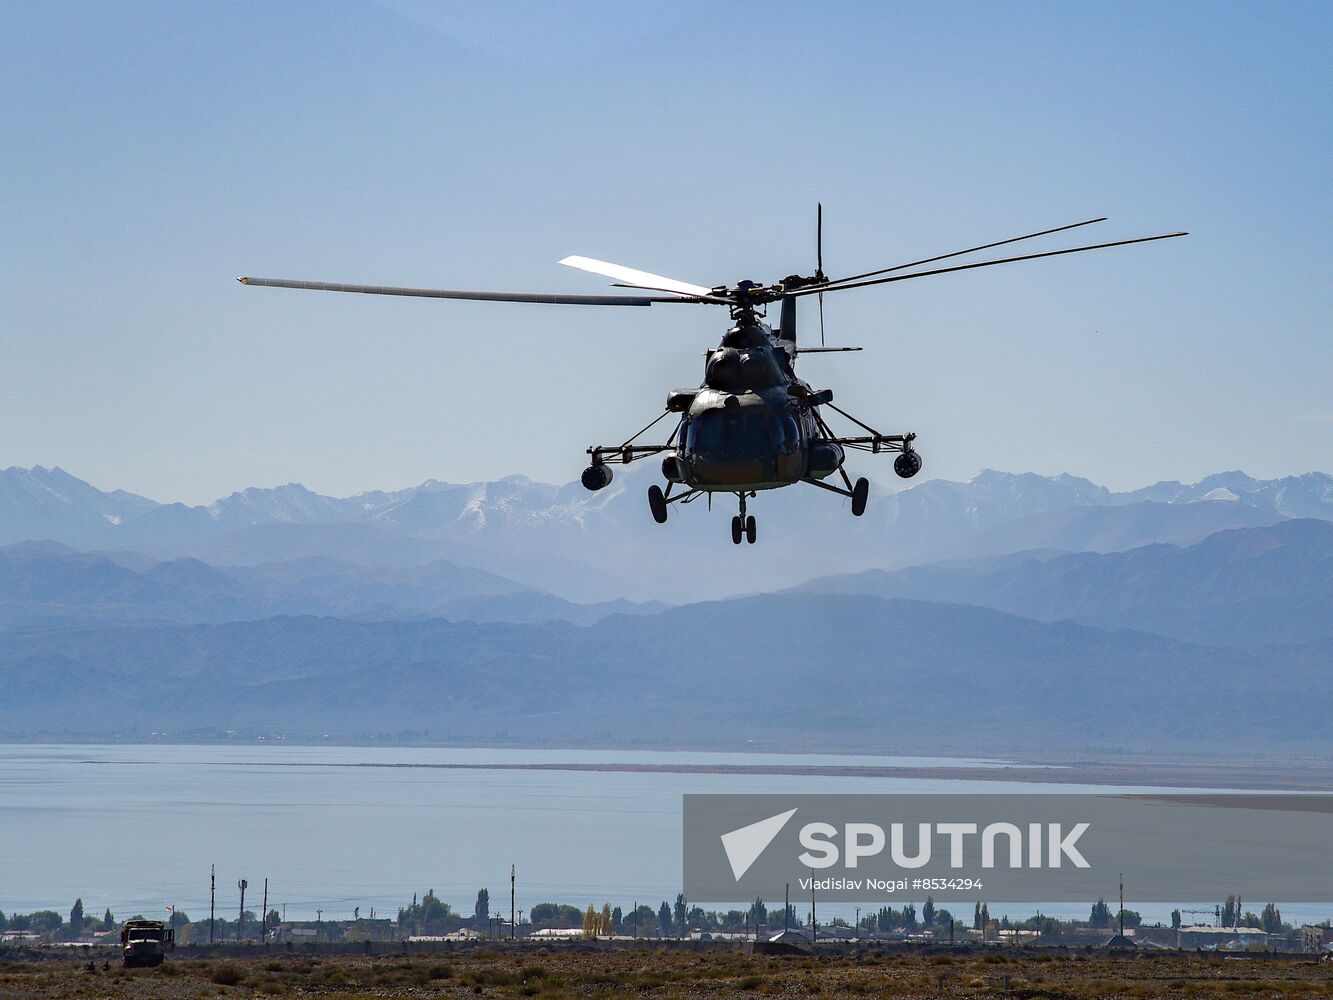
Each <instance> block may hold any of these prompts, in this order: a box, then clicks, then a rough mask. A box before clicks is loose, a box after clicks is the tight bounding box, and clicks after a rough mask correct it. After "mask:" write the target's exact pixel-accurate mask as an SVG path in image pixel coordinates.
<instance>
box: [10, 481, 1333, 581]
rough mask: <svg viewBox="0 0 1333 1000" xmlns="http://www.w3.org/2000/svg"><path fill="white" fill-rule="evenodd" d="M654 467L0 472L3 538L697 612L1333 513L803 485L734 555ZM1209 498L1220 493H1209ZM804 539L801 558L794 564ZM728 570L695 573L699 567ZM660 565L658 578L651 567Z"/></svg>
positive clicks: (1276, 485)
mask: <svg viewBox="0 0 1333 1000" xmlns="http://www.w3.org/2000/svg"><path fill="white" fill-rule="evenodd" d="M657 478H658V473H657V471H656V466H655V464H654V463H651V462H643V463H638V464H636V465H634V466H632V467H631V468H629V469H626V470H617V475H616V479H615V481H614V482H613V483H612V484H611V486H610V487H608V488H607V489H605V490H603V491H601V492H599V493H588V492H586V491H585V490H583V489H582V487H581V486H579V484H578V483H577V482H574V483H568V484H565V485H562V486H555V485H551V484H545V483H535V482H533V481H531V480H528V479H526V478H524V477H522V476H511V477H508V478H506V479H502V480H498V481H496V482H493V483H474V484H463V485H458V484H449V483H442V482H438V481H435V480H431V481H428V482H426V483H423V484H421V485H420V486H417V487H412V488H410V489H405V490H398V491H377V492H369V493H364V494H360V495H358V496H353V497H347V498H334V497H325V496H322V495H320V494H316V493H313V492H312V491H310V490H307V489H306V488H305V487H303V486H301V485H299V484H288V485H286V486H281V487H277V488H274V489H257V488H252V489H247V490H242V491H239V492H237V493H233V494H231V495H230V496H227V497H224V498H222V499H219V500H217V501H215V502H214V503H212V504H210V505H208V506H206V507H187V506H185V505H182V504H156V503H154V502H153V501H150V500H146V499H144V498H142V497H135V496H133V495H132V494H124V493H103V492H102V491H99V490H96V489H95V488H93V487H91V486H89V485H88V484H86V483H83V482H82V481H81V480H77V479H75V478H74V477H72V476H70V475H68V474H67V473H64V472H63V471H61V470H58V469H56V470H46V469H42V468H40V467H37V468H34V469H31V470H21V469H8V470H5V471H4V472H2V473H0V544H4V543H9V542H15V541H23V540H36V539H51V540H54V541H60V542H63V543H66V544H69V545H72V546H75V547H78V548H82V549H107V550H132V551H141V552H146V553H149V554H151V555H153V556H154V557H156V558H159V559H169V558H173V557H179V556H195V557H198V558H201V559H203V560H204V561H206V562H209V563H212V564H219V565H237V564H255V563H258V562H264V561H282V560H288V559H297V558H305V557H309V556H331V557H334V558H338V559H341V560H344V561H350V562H357V563H360V564H362V565H367V566H382V565H399V566H404V565H413V564H424V563H428V562H431V561H435V560H438V559H445V560H448V561H451V562H454V563H455V564H458V565H466V566H472V567H476V568H479V569H484V570H488V571H490V572H493V573H497V574H499V575H501V576H505V577H507V578H511V579H514V580H517V581H520V582H522V583H524V584H526V585H528V586H530V587H533V588H535V589H541V590H547V591H550V592H552V593H555V594H557V595H558V596H560V597H563V598H566V599H570V600H576V601H582V602H589V601H604V600H613V599H619V598H624V597H628V598H631V599H634V600H648V599H659V600H660V599H665V600H675V601H680V600H698V599H708V598H715V597H721V596H726V595H727V594H735V593H742V592H746V591H757V590H771V589H774V588H775V587H782V586H790V585H795V584H797V583H799V582H801V581H802V580H803V579H807V578H809V577H811V576H814V575H818V574H821V573H835V572H845V571H854V570H861V569H869V568H873V567H881V568H885V567H894V566H903V565H911V564H914V563H921V562H928V561H934V560H938V559H941V558H949V557H961V556H968V555H976V554H991V553H997V552H1011V551H1018V550H1022V549H1029V548H1038V547H1054V548H1073V549H1084V548H1091V549H1095V550H1098V551H1115V550H1118V549H1124V548H1131V547H1135V546H1138V545H1143V544H1147V543H1151V542H1156V541H1171V542H1192V541H1196V540H1198V539H1201V538H1203V537H1205V536H1206V535H1208V534H1211V533H1212V532H1214V531H1217V530H1221V529H1223V528H1229V527H1253V526H1257V525H1262V524H1268V523H1273V522H1274V521H1276V520H1280V519H1282V518H1285V517H1293V516H1296V517H1320V518H1324V519H1333V477H1330V476H1328V475H1326V474H1324V473H1310V474H1307V475H1303V476H1291V477H1286V478H1283V479H1279V480H1271V481H1259V480H1254V479H1252V478H1250V477H1249V476H1246V475H1244V474H1243V473H1239V472H1230V473H1221V474H1219V475H1216V476H1210V477H1208V478H1207V479H1204V480H1201V481H1200V482H1199V483H1196V484H1193V485H1190V486H1186V485H1184V484H1181V483H1175V482H1164V483H1158V484H1155V485H1153V486H1150V487H1146V488H1144V489H1142V490H1135V491H1130V492H1123V493H1114V492H1112V491H1110V490H1107V489H1106V488H1105V487H1103V486H1098V485H1096V484H1094V483H1091V482H1089V481H1088V480H1086V479H1081V478H1079V477H1076V476H1070V475H1061V476H1051V477H1047V476H1038V475H1035V474H1032V473H1024V474H1011V473H1002V472H995V471H992V470H986V471H983V472H981V473H979V474H978V475H977V476H975V477H974V478H973V479H972V480H970V481H969V482H967V483H955V482H949V481H945V480H928V481H926V482H923V483H920V484H918V485H913V486H909V487H907V488H904V489H902V490H900V491H899V492H890V491H887V490H885V489H884V488H876V489H874V490H873V491H872V500H871V504H870V508H869V510H868V511H867V513H866V515H865V517H862V518H852V517H850V516H849V513H848V511H847V509H846V504H845V502H843V501H841V500H839V499H838V498H836V497H831V496H829V495H828V494H826V493H823V492H822V491H817V490H813V489H807V488H805V487H802V486H797V487H795V488H791V489H786V490H778V491H772V492H768V493H764V494H761V495H760V497H758V498H757V499H756V500H755V501H754V502H753V503H752V505H751V509H752V510H753V511H754V512H755V513H756V515H757V517H758V518H759V524H760V535H761V544H760V545H758V546H754V547H748V546H744V547H741V548H740V549H733V547H732V546H731V545H730V544H729V540H728V538H727V537H726V531H725V528H726V524H725V521H726V517H727V516H729V511H730V507H729V506H728V505H727V498H726V497H719V498H717V500H716V504H717V505H718V506H719V507H721V511H719V512H716V514H717V516H714V517H711V518H709V517H706V516H704V509H705V507H706V502H705V501H704V500H703V499H702V498H701V499H700V500H699V501H697V502H696V503H694V504H692V505H690V506H688V507H682V506H677V507H673V509H672V517H671V520H670V521H669V522H668V524H666V525H661V526H659V525H656V524H654V523H653V522H652V520H651V518H649V517H648V516H647V509H646V503H645V501H644V498H643V491H644V490H645V489H646V487H647V484H648V483H649V482H652V481H655V480H656V479H657ZM1205 498H1208V499H1205ZM796 545H799V546H800V549H801V551H802V554H803V556H802V559H801V560H793V559H792V558H791V550H792V546H796ZM710 564H716V565H719V566H721V567H723V568H724V570H725V572H721V573H711V574H700V573H698V572H696V570H697V567H698V566H700V565H710ZM645 565H647V566H649V567H651V570H652V571H651V572H649V573H644V572H641V571H640V570H641V569H642V568H643V567H644V566H645Z"/></svg>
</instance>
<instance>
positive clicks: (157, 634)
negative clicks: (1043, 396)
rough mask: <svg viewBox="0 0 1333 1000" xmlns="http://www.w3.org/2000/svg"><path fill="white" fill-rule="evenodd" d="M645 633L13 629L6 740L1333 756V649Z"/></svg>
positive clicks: (704, 617) (746, 611) (795, 620)
mask: <svg viewBox="0 0 1333 1000" xmlns="http://www.w3.org/2000/svg"><path fill="white" fill-rule="evenodd" d="M627 624H628V623H627V622H626V621H625V619H623V618H620V617H611V618H608V619H605V620H603V621H602V622H600V623H598V624H595V625H592V626H590V627H587V628H578V627H575V626H572V625H569V624H565V623H547V624H540V625H512V624H505V625H475V624H458V623H450V622H444V621H439V620H433V621H424V622H364V623H363V622H348V621H339V620H334V619H317V618H271V619H265V620H262V621H258V622H239V623H229V624H225V625H191V626H163V625H151V626H105V625H102V626H84V627H79V628H65V629H48V630H28V631H22V632H11V633H8V634H7V642H6V643H5V645H4V647H3V648H2V649H0V680H3V684H4V686H5V689H6V690H7V692H9V695H10V696H9V697H8V698H7V699H6V700H5V702H4V704H3V705H0V725H3V726H4V728H5V730H6V731H7V732H10V733H14V734H16V735H17V734H31V735H41V734H51V733H54V732H57V731H58V732H61V733H66V734H73V733H80V732H82V733H100V734H108V733H111V732H118V733H122V734H124V733H127V732H130V731H137V732H140V733H145V732H148V731H157V732H166V733H175V734H182V733H188V732H198V731H201V730H211V731H221V730H224V729H233V730H240V731H245V732H267V733H275V732H283V733H287V734H289V735H292V736H296V735H302V734H305V735H310V734H316V735H320V734H323V733H332V734H336V735H342V736H357V735H376V734H379V735H385V734H395V733H403V732H408V731H410V732H413V733H416V734H418V735H422V736H426V737H429V738H434V739H441V740H459V741H468V740H485V739H493V738H497V737H498V738H502V739H506V740H515V741H518V742H524V741H527V742H533V743H552V742H555V743H562V742H563V743H574V742H581V743H583V745H590V744H596V743H620V744H622V745H623V744H626V743H631V744H632V743H645V742H646V743H658V744H663V745H673V744H674V745H679V743H680V742H682V741H686V742H692V743H696V744H698V743H711V744H715V745H717V744H723V743H730V744H735V743H737V742H738V741H743V740H757V741H760V742H772V741H774V740H776V739H781V740H784V741H786V742H787V744H788V745H797V746H818V747H821V748H823V749H836V748H847V749H852V748H866V747H876V748H879V749H881V750H883V749H886V748H891V747H902V748H909V747H910V748H914V749H916V750H920V749H922V748H923V747H930V748H934V749H944V748H961V747H963V746H964V745H966V746H969V747H971V748H972V749H973V751H975V748H976V747H978V746H981V747H986V748H988V749H1005V750H1009V751H1021V750H1028V751H1034V752H1035V751H1039V750H1049V749H1051V748H1053V747H1060V748H1069V747H1079V748H1081V749H1092V748H1111V747H1118V746H1130V745H1153V746H1157V747H1162V746H1195V747H1204V746H1210V745H1213V744H1214V743H1215V741H1216V739H1217V738H1218V734H1219V733H1225V734H1227V737H1228V738H1229V739H1239V740H1243V741H1248V742H1251V743H1255V744H1257V743H1262V744H1264V745H1268V746H1279V745H1280V746H1293V747H1294V746H1305V747H1321V748H1325V749H1326V748H1327V746H1328V745H1329V740H1330V736H1333V711H1330V708H1333V704H1330V701H1331V700H1333V695H1330V694H1329V693H1328V690H1327V686H1326V685H1324V686H1323V687H1322V688H1321V687H1320V686H1318V685H1312V683H1311V672H1312V670H1319V671H1326V670H1327V667H1328V665H1329V663H1330V658H1331V657H1333V642H1330V643H1325V644H1322V645H1321V644H1316V645H1312V646H1289V647H1282V648H1271V649H1264V650H1257V651H1249V652H1247V651H1242V650H1218V649H1204V648H1201V647H1197V646H1193V645H1190V644H1187V643H1180V642H1176V641H1174V640H1170V639H1165V638H1162V637H1159V636H1153V635H1147V634H1145V633H1138V632H1125V631H1118V632H1108V631H1103V630H1099V629H1095V628H1090V627H1087V626H1081V625H1075V624H1072V623H1069V622H1061V623H1041V622H1035V621H1030V620H1025V619H1021V618H1016V617H1014V616H1012V615H1006V614H1003V613H1001V612H997V611H992V610H988V609H984V608H977V607H967V606H959V605H948V604H937V603H921V602H916V601H902V600H882V599H879V598H872V597H866V596H841V595H837V596H831V595H810V594H799V595H797V594H788V595H764V596H760V597H754V598H746V599H738V600H732V601H724V602H707V603H703V604H696V605H690V606H687V607H682V608H675V609H671V610H668V611H665V612H663V613H661V614H657V615H652V616H648V617H646V618H641V619H635V620H634V622H633V627H627ZM833 636H837V637H838V641H837V654H836V656H835V657H830V654H829V649H830V639H831V637H833ZM703 651H706V652H703ZM1183 705H1184V706H1188V711H1182V706H1183Z"/></svg>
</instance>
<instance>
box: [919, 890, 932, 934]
mask: <svg viewBox="0 0 1333 1000" xmlns="http://www.w3.org/2000/svg"><path fill="white" fill-rule="evenodd" d="M921 926H923V927H925V928H926V929H927V930H929V929H930V928H932V927H934V926H935V900H934V898H933V897H931V896H927V897H926V904H925V905H924V906H923V907H921Z"/></svg>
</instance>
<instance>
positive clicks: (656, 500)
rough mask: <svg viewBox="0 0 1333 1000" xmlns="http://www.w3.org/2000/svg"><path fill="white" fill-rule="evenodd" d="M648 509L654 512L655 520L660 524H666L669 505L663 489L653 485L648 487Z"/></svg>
mask: <svg viewBox="0 0 1333 1000" xmlns="http://www.w3.org/2000/svg"><path fill="white" fill-rule="evenodd" d="M648 509H649V510H651V511H652V512H653V520H654V521H656V522H657V523H658V524H666V519H667V504H666V497H665V496H663V494H662V487H660V486H658V485H657V484H656V483H653V485H652V486H649V487H648Z"/></svg>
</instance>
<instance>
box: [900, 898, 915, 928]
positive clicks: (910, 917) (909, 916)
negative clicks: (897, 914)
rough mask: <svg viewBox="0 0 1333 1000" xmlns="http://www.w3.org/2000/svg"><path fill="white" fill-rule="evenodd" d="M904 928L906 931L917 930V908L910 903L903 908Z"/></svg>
mask: <svg viewBox="0 0 1333 1000" xmlns="http://www.w3.org/2000/svg"><path fill="white" fill-rule="evenodd" d="M903 927H904V929H906V930H909V931H914V930H916V906H915V905H913V904H912V903H908V904H907V905H906V906H904V907H903Z"/></svg>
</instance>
